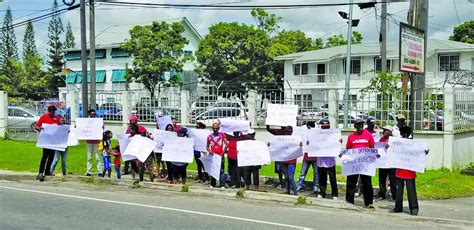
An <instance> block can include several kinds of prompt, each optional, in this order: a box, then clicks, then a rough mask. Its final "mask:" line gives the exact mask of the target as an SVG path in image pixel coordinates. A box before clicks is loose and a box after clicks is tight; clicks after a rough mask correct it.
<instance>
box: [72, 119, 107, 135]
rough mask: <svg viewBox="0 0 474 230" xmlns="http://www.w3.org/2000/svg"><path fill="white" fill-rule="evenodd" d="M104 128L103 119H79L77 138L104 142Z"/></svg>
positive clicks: (77, 120) (77, 122) (77, 121)
mask: <svg viewBox="0 0 474 230" xmlns="http://www.w3.org/2000/svg"><path fill="white" fill-rule="evenodd" d="M103 127H104V120H103V119H102V118H77V119H76V137H77V139H78V140H102V137H103V132H104V130H103Z"/></svg>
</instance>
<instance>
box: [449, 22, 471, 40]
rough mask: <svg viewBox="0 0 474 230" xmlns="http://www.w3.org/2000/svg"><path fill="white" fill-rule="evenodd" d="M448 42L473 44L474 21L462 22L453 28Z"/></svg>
mask: <svg viewBox="0 0 474 230" xmlns="http://www.w3.org/2000/svg"><path fill="white" fill-rule="evenodd" d="M449 40H452V41H458V42H465V43H469V44H474V20H471V21H467V22H464V23H462V24H460V25H458V26H456V27H454V30H453V35H451V36H450V37H449Z"/></svg>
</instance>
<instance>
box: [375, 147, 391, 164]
mask: <svg viewBox="0 0 474 230" xmlns="http://www.w3.org/2000/svg"><path fill="white" fill-rule="evenodd" d="M386 146H387V143H386V142H375V146H374V148H375V149H377V151H378V153H379V155H380V157H379V159H377V161H376V162H375V166H376V167H377V168H379V169H388V168H391V166H390V164H391V160H390V157H389V154H388V152H387V149H386V148H385V147H386Z"/></svg>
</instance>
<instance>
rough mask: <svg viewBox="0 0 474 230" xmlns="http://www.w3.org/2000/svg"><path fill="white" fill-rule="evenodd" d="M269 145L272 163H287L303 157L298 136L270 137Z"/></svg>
mask: <svg viewBox="0 0 474 230" xmlns="http://www.w3.org/2000/svg"><path fill="white" fill-rule="evenodd" d="M269 143H270V147H269V150H270V158H271V160H272V161H288V160H294V159H296V158H298V157H301V156H303V151H302V149H301V146H300V143H301V137H300V136H272V137H271V138H270V142H269Z"/></svg>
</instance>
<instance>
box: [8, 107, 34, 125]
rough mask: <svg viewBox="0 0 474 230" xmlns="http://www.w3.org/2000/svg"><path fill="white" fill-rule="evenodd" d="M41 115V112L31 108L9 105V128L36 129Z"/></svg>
mask: <svg viewBox="0 0 474 230" xmlns="http://www.w3.org/2000/svg"><path fill="white" fill-rule="evenodd" d="M39 117H40V115H39V114H37V113H36V112H34V111H31V110H29V109H26V108H23V107H19V106H8V120H7V121H8V128H14V129H30V130H34V126H35V124H36V122H37V121H38V119H39Z"/></svg>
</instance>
